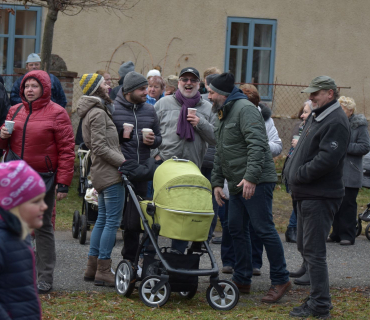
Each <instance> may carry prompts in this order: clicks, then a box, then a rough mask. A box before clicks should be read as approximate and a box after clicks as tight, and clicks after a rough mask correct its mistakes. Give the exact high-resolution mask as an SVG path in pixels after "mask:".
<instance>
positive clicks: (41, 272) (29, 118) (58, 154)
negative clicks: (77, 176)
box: [0, 70, 75, 293]
mask: <svg viewBox="0 0 370 320" xmlns="http://www.w3.org/2000/svg"><path fill="white" fill-rule="evenodd" d="M20 96H21V99H22V103H21V104H17V105H15V106H13V107H11V108H10V110H9V112H8V115H7V117H6V120H8V121H10V120H11V121H14V122H15V123H14V129H13V131H12V133H11V134H9V131H8V129H7V128H6V127H5V125H3V126H2V127H1V132H0V137H1V139H0V148H2V149H6V150H7V151H8V152H9V147H10V149H11V151H12V152H14V153H15V154H16V155H14V156H13V158H14V157H19V158H21V159H23V160H25V161H26V162H27V163H28V164H29V165H30V166H31V167H32V168H33V169H34V170H35V171H37V172H39V173H43V172H44V173H45V172H51V171H52V172H56V174H55V178H54V182H53V183H51V185H50V187H49V189H48V190H47V192H46V196H45V202H46V204H47V206H48V209H47V210H46V211H45V214H44V218H43V226H42V228H40V229H38V230H35V236H36V248H37V252H36V267H37V273H38V275H37V276H38V277H37V278H38V284H37V286H38V290H39V293H46V292H48V291H50V290H51V288H52V284H53V272H54V267H55V240H54V231H53V226H52V223H51V216H52V211H53V207H54V201H55V185H57V188H56V191H57V200H61V199H63V198H65V197H66V196H67V192H68V186H69V185H70V184H71V182H72V178H73V167H74V158H75V153H74V135H73V129H72V124H71V120H70V118H69V116H68V114H67V112H66V111H65V109H64V108H62V107H61V106H59V105H58V104H56V103H54V102H52V101H51V100H50V98H51V81H50V77H49V75H48V74H47V73H46V72H45V71H41V70H34V71H31V72H28V73H27V74H26V75H25V77H24V78H23V81H22V83H21V87H20ZM5 159H6V160H12V158H11V153H9V154H7V156H6V158H5ZM13 160H14V159H13Z"/></svg>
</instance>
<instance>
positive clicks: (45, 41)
mask: <svg viewBox="0 0 370 320" xmlns="http://www.w3.org/2000/svg"><path fill="white" fill-rule="evenodd" d="M48 4H49V7H48V13H47V15H46V19H45V27H44V35H43V37H42V47H41V69H42V70H44V71H46V72H48V73H49V71H50V66H51V50H52V49H53V37H54V25H55V22H56V21H57V18H58V12H59V10H58V9H57V8H55V6H54V3H53V0H51V1H49V2H48Z"/></svg>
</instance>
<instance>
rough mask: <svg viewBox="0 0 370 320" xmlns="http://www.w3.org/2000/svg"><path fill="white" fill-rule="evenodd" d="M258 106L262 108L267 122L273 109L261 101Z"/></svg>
mask: <svg viewBox="0 0 370 320" xmlns="http://www.w3.org/2000/svg"><path fill="white" fill-rule="evenodd" d="M258 106H259V107H260V109H261V114H262V117H263V120H265V122H266V121H267V120H268V119H270V118H271V115H272V111H271V109H270V108H269V107H268V106H266V105H265V104H263V103H260V104H259V105H258Z"/></svg>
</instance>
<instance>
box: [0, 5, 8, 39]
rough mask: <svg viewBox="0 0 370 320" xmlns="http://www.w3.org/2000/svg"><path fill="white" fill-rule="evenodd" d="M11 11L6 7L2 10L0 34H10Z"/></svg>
mask: <svg viewBox="0 0 370 320" xmlns="http://www.w3.org/2000/svg"><path fill="white" fill-rule="evenodd" d="M8 27H9V13H8V11H6V10H5V9H1V10H0V34H8V32H9V31H8Z"/></svg>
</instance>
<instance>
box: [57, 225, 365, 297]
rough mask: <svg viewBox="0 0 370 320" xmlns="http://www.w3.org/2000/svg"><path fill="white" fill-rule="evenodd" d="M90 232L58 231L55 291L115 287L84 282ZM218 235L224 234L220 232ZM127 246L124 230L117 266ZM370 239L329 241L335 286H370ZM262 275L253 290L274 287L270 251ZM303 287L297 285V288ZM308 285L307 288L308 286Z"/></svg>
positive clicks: (288, 249) (290, 259)
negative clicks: (81, 237)
mask: <svg viewBox="0 0 370 320" xmlns="http://www.w3.org/2000/svg"><path fill="white" fill-rule="evenodd" d="M90 234H91V232H88V235H87V240H86V244H85V245H81V244H79V242H78V240H76V239H73V238H72V233H71V232H70V231H57V232H56V235H55V236H56V251H57V265H56V268H55V274H54V284H53V289H54V291H79V290H86V291H112V290H114V289H113V288H105V287H98V286H94V285H93V283H89V282H85V281H83V272H84V268H85V266H86V261H87V253H88V250H89V237H90ZM216 236H220V233H217V232H216ZM280 236H281V238H282V241H283V246H284V251H285V259H286V261H287V268H288V270H296V269H298V268H299V266H300V264H301V257H300V255H299V253H298V251H297V248H296V245H295V244H291V243H286V242H285V240H284V239H283V235H282V234H281V235H280ZM160 244H161V245H165V244H169V240H168V239H165V238H161V239H160ZM122 246H123V241H122V236H121V231H119V232H118V233H117V243H116V246H115V247H114V249H113V253H112V260H113V267H114V268H115V267H116V266H117V265H118V263H119V262H120V260H121V259H122V257H121V255H120V252H121V248H122ZM211 248H212V251H213V253H214V255H215V257H216V259H217V263H218V266H219V268H221V267H222V264H221V259H220V245H215V244H211ZM369 248H370V241H369V240H367V239H366V238H365V236H360V237H358V238H357V239H356V244H355V245H354V246H340V245H339V244H337V243H328V244H327V252H328V253H327V257H328V259H327V260H328V266H329V275H330V285H331V286H332V287H347V288H349V287H357V286H361V287H363V286H370V280H369V277H368V273H367V272H366V271H367V270H368V263H369V257H368V255H369ZM209 267H210V263H209V260H208V259H205V258H204V256H203V257H202V259H201V268H209ZM261 271H262V275H261V276H259V277H253V283H252V290H253V291H266V290H268V289H269V287H270V280H269V264H268V260H267V257H266V254H265V253H264V255H263V266H262V269H261ZM220 278H221V279H229V278H231V277H230V275H224V274H222V273H221V272H220ZM208 283H209V279H208V278H207V277H202V278H200V280H199V289H198V290H200V291H201V292H205V290H206V288H207V286H208ZM294 287H295V288H302V287H299V286H296V285H293V288H294ZM306 288H307V287H306Z"/></svg>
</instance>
